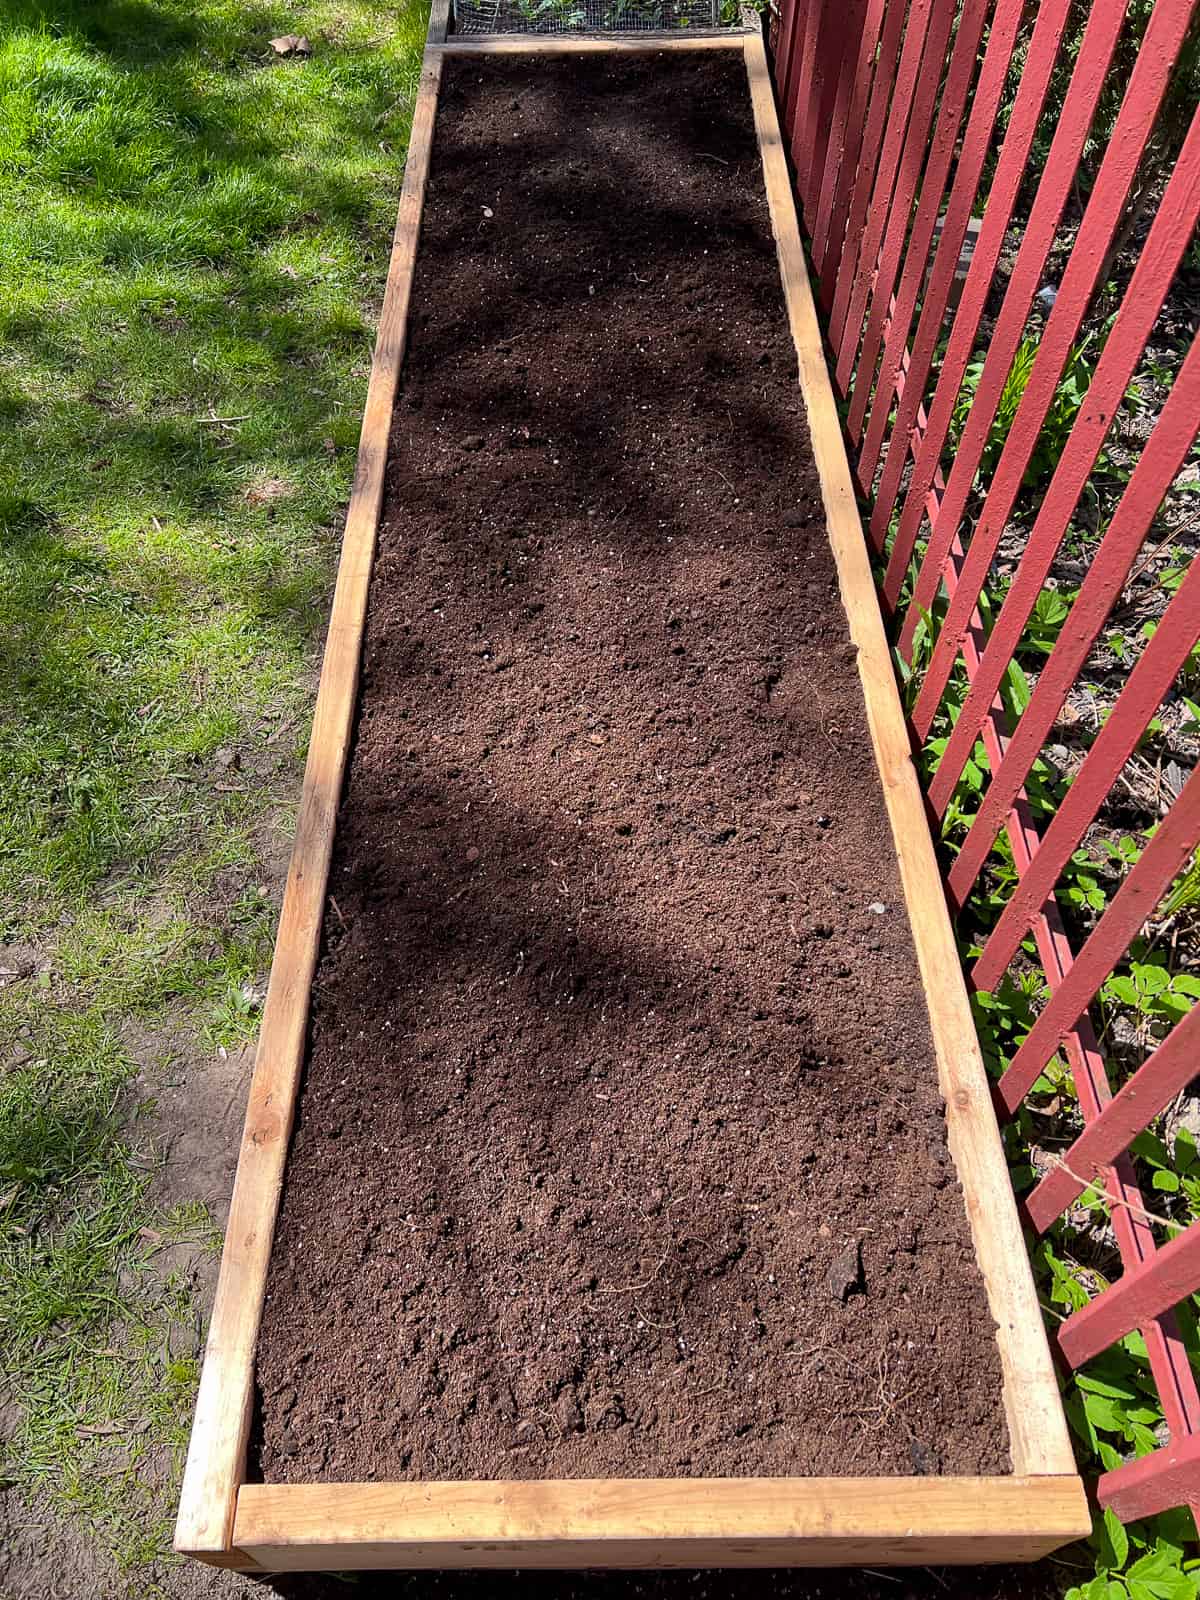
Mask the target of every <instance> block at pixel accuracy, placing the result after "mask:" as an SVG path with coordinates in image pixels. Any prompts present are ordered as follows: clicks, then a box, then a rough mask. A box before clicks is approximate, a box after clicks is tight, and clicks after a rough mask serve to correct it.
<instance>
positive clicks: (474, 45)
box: [176, 0, 1090, 1571]
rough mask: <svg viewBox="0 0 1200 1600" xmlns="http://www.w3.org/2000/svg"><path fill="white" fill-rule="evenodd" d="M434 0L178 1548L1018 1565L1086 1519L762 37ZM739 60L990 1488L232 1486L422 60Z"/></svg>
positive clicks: (378, 429) (849, 1483)
mask: <svg viewBox="0 0 1200 1600" xmlns="http://www.w3.org/2000/svg"><path fill="white" fill-rule="evenodd" d="M448 4H449V0H435V5H434V9H433V14H432V16H431V19H430V28H429V36H428V42H427V46H426V52H425V60H424V63H423V68H422V74H421V84H420V90H419V93H418V97H417V103H416V108H415V113H414V119H413V130H412V137H411V140H410V145H409V155H408V163H407V167H406V171H405V179H404V188H403V191H402V194H401V199H400V210H399V216H398V219H397V224H396V234H395V240H394V243H393V249H392V257H391V263H390V267H389V271H388V281H387V288H386V293H385V297H384V305H383V311H382V314H381V318H380V326H379V336H378V343H377V346H376V351H375V359H374V364H373V366H372V371H371V381H370V387H369V390H368V395H367V403H366V410H365V414H364V418H363V428H362V437H361V443H360V448H359V459H358V466H357V470H356V474H355V481H354V487H353V491H352V495H351V501H350V508H349V512H348V516H347V522H346V532H345V538H344V542H343V549H342V558H341V563H340V565H339V570H338V581H337V588H336V591H335V595H334V603H333V613H332V617H331V620H330V628H329V637H328V642H327V645H326V654H325V663H324V667H323V670H322V675H321V685H320V690H319V693H318V699H317V707H316V715H315V719H314V724H313V734H312V742H311V745H310V749H309V759H308V765H307V768H306V771H305V778H304V789H303V793H302V797H301V806H300V814H299V819H298V822H297V830H296V841H295V846H294V850H293V856H292V863H291V868H290V870H289V875H288V882H287V886H286V889H285V893H284V903H283V910H282V913H281V917H280V925H279V933H278V937H277V942H276V950H275V959H274V963H273V965H272V970H271V982H270V988H269V991H268V996H267V1003H266V1007H265V1009H264V1016H263V1026H262V1033H261V1037H260V1042H259V1050H258V1060H257V1063H256V1066H255V1072H254V1077H253V1081H252V1083H251V1089H250V1103H249V1107H248V1111H247V1117H246V1128H245V1133H244V1135H243V1140H242V1147H241V1154H240V1158H239V1162H238V1172H237V1178H236V1180H235V1184H234V1193H233V1200H232V1204H231V1208H230V1218H229V1226H228V1229H227V1233H226V1242H225V1250H224V1254H223V1256H222V1261H221V1274H220V1279H219V1281H218V1286H217V1296H216V1301H215V1304H214V1308H213V1316H212V1323H211V1326H210V1331H209V1340H208V1348H207V1350H206V1353H205V1361H204V1369H203V1373H202V1377H201V1383H200V1393H199V1398H198V1401H197V1407H196V1417H195V1422H194V1425H193V1430H192V1438H191V1445H190V1449H189V1452H188V1462H187V1469H186V1474H185V1479H184V1486H183V1494H182V1499H181V1504H180V1510H179V1519H178V1524H177V1528H176V1548H177V1549H179V1550H181V1551H184V1552H187V1553H189V1554H192V1555H195V1556H198V1557H199V1558H201V1559H202V1560H205V1561H208V1562H210V1563H212V1564H213V1565H217V1566H227V1567H239V1568H242V1569H244V1570H250V1571H263V1570H313V1571H318V1570H338V1569H352V1568H355V1567H362V1568H369V1567H376V1568H380V1567H398V1566H411V1567H421V1566H425V1567H438V1566H494V1567H504V1566H544V1567H563V1566H565V1567H578V1566H622V1567H655V1566H685V1567H687V1566H772V1565H787V1564H794V1565H810V1564H823V1565H861V1564H863V1563H867V1562H875V1563H882V1562H887V1563H891V1564H895V1563H905V1562H911V1563H926V1562H939V1563H946V1562H955V1561H963V1562H967V1561H970V1562H979V1561H987V1560H1030V1559H1034V1558H1035V1557H1037V1556H1040V1555H1042V1554H1044V1553H1046V1552H1047V1551H1049V1550H1052V1549H1054V1548H1056V1547H1057V1546H1058V1545H1060V1544H1063V1543H1065V1542H1067V1541H1069V1540H1070V1539H1073V1538H1077V1537H1080V1536H1081V1535H1082V1534H1084V1533H1086V1532H1087V1531H1088V1529H1089V1526H1090V1519H1089V1516H1088V1510H1087V1506H1086V1503H1085V1500H1084V1496H1083V1490H1082V1485H1081V1483H1080V1481H1079V1479H1078V1477H1077V1476H1076V1475H1075V1468H1074V1462H1073V1459H1072V1456H1071V1450H1070V1444H1069V1441H1068V1439H1067V1433H1066V1426H1065V1422H1064V1419H1063V1414H1062V1408H1061V1404H1060V1402H1059V1399H1058V1392H1057V1386H1056V1385H1055V1382H1054V1374H1053V1370H1052V1367H1051V1365H1050V1356H1049V1350H1048V1347H1047V1344H1046V1339H1045V1335H1044V1333H1043V1331H1042V1327H1041V1320H1040V1313H1039V1311H1038V1306H1037V1300H1036V1296H1035V1294H1034V1289H1033V1281H1032V1274H1031V1272H1030V1270H1029V1265H1028V1261H1027V1258H1026V1255H1025V1249H1024V1244H1023V1241H1022V1238H1021V1233H1020V1228H1019V1225H1018V1222H1017V1214H1016V1207H1015V1204H1014V1201H1013V1197H1012V1191H1011V1188H1010V1186H1009V1180H1008V1173H1007V1168H1006V1166H1005V1162H1004V1155H1003V1150H1002V1147H1001V1144H1000V1137H999V1130H998V1128H997V1125H996V1121H995V1116H994V1114H993V1112H992V1107H991V1101H990V1098H989V1094H988V1087H987V1082H986V1078H985V1076H984V1070H983V1063H982V1059H981V1056H980V1052H979V1046H978V1041H977V1039H976V1037H975V1032H974V1027H973V1024H972V1022H971V1017H970V1011H969V1008H968V1005H967V999H966V991H965V986H964V983H963V980H962V974H961V969H960V966H959V963H958V957H957V952H956V950H955V946H954V939H953V933H952V930H951V926H950V920H949V916H948V914H947V911H946V905H945V900H944V897H943V893H942V887H941V880H940V877H939V874H938V868H937V861H936V858H935V856H934V851H933V844H932V840H931V837H930V834H929V828H928V824H927V821H926V817H925V812H924V807H923V803H922V800H921V794H920V789H919V786H918V783H917V777H916V773H915V770H914V768H913V765H912V760H911V752H910V747H909V741H908V735H907V730H906V726H905V722H904V717H903V713H902V710H901V707H900V701H899V696H898V694H897V691H896V685H895V680H894V677H893V675H892V668H891V661H890V656H889V653H888V649H887V642H886V639H885V637H884V633H883V626H882V622H881V619H880V614H879V608H878V604H877V601H876V597H875V588H874V582H873V578H872V575H871V568H870V562H869V559H868V556H867V550H866V544H865V542H864V539H863V533H862V526H861V522H860V519H859V516H858V511H857V508H856V504H855V498H854V490H853V486H852V480H851V477H850V469H849V465H848V462H847V459H846V454H845V449H844V446H843V442H842V436H841V432H840V427H839V423H838V417H837V410H836V406H835V404H834V400H833V393H832V389H831V387H830V383H829V375H828V371H827V368H826V366H825V359H824V353H823V350H822V345H821V338H820V330H819V326H818V323H817V319H816V312H815V308H814V306H813V301H812V294H811V289H810V286H809V281H808V275H807V271H806V268H805V263H804V256H803V250H802V247H801V243H800V235H799V228H798V224H797V221H796V215H795V210H794V206H793V201H792V194H791V186H790V181H789V177H788V172H787V165H786V160H785V157H784V153H783V145H782V141H781V138H780V133H779V125H778V119H777V117H776V113H775V105H774V99H773V94H772V89H771V83H770V78H769V74H768V70H767V64H766V56H765V52H764V50H763V44H762V40H761V38H760V37H759V36H758V35H748V34H736V35H734V34H731V35H725V36H704V37H693V38H689V39H686V40H678V41H675V40H671V41H664V40H663V39H662V38H654V37H647V38H645V39H605V40H598V39H586V40H585V39H567V38H555V39H536V40H529V39H524V38H519V37H513V36H510V37H506V38H490V39H482V40H470V41H468V40H452V41H447V40H446V23H447V12H448ZM664 47H669V48H672V49H711V48H730V47H734V48H739V49H743V50H744V52H745V59H746V64H747V72H748V77H749V85H750V93H751V98H752V103H753V107H754V114H755V121H756V126H757V129H758V136H759V143H760V148H761V150H762V156H763V168H764V176H765V181H766V189H767V196H768V200H769V203H770V208H771V218H772V226H773V228H774V231H775V237H776V241H777V245H778V249H779V259H780V268H781V272H782V277H783V286H784V292H785V296H786V300H787V307H788V316H789V321H790V325H791V329H792V334H793V338H794V340H795V343H796V349H797V354H798V357H799V364H800V382H801V388H802V391H803V394H804V399H805V404H806V406H807V410H808V416H809V425H810V429H811V433H812V441H813V451H814V456H815V458H816V462H817V468H818V471H819V473H820V477H821V482H822V489H823V494H824V499H825V509H826V514H827V517H828V522H829V530H830V540H831V544H832V547H833V551H834V555H835V558H836V560H837V566H838V573H839V580H840V583H841V589H842V598H843V603H844V605H845V608H846V612H847V616H848V618H849V623H850V631H851V635H852V637H853V639H854V641H855V643H856V644H857V646H858V649H859V656H858V661H859V672H860V676H861V678H862V683H863V692H864V696H865V699H866V706H867V713H868V720H869V724H870V727H871V733H872V739H873V741H874V746H875V753H876V759H877V762H878V765H879V770H880V774H881V777H882V781H883V787H884V793H885V797H886V799H887V804H888V809H889V815H890V818H891V822H892V828H893V832H894V836H895V841H896V849H897V854H898V857H899V861H900V869H901V874H902V878H903V881H904V888H905V896H906V901H907V906H908V912H909V916H910V919H911V922H912V927H913V936H914V940H915V943H916V948H917V955H918V960H919V962H920V967H921V973H922V979H923V982H924V985H925V989H926V993H927V996H928V1001H929V1009H930V1018H931V1024H932V1030H933V1035H934V1042H935V1046H936V1049H937V1056H938V1065H939V1073H940V1077H941V1084H942V1090H943V1093H944V1095H945V1097H946V1102H947V1120H948V1126H949V1136H950V1148H951V1152H952V1154H953V1156H954V1160H955V1162H956V1165H957V1168H958V1172H959V1177H960V1181H961V1182H962V1186H963V1193H964V1196H965V1199H966V1206H967V1211H968V1215H969V1217H970V1220H971V1228H972V1234H973V1238H974V1242H975V1248H976V1252H977V1254H978V1257H979V1261H980V1265H981V1268H982V1270H983V1275H984V1278H985V1282H986V1285H987V1290H988V1295H989V1299H990V1304H991V1306H992V1310H993V1314H994V1316H995V1317H996V1321H997V1324H998V1329H997V1339H998V1343H999V1346H1000V1354H1001V1362H1002V1366H1003V1371H1004V1384H1005V1394H1004V1400H1005V1408H1006V1414H1007V1417H1008V1423H1009V1431H1010V1435H1011V1439H1012V1445H1013V1455H1014V1464H1015V1473H1016V1475H1015V1476H1013V1477H1004V1478H957V1479H948V1478H938V1479H925V1478H922V1479H896V1478H893V1479H788V1478H781V1479H666V1480H622V1479H613V1480H607V1481H604V1482H588V1481H582V1480H581V1481H573V1482H569V1483H563V1482H532V1483H423V1484H313V1485H284V1486H273V1485H262V1484H246V1483H245V1482H244V1479H245V1455H246V1436H247V1431H248V1427H249V1422H250V1414H251V1406H252V1403H253V1377H254V1352H255V1346H256V1343H257V1338H258V1328H259V1322H260V1317H261V1310H262V1303H263V1296H264V1293H265V1289H266V1277H267V1267H268V1262H269V1258H270V1251H271V1242H272V1238H273V1234H274V1228H275V1220H276V1215H277V1211H278V1204H279V1195H280V1189H281V1185H282V1179H283V1169H284V1163H285V1160H286V1155H287V1147H288V1142H289V1138H290V1133H291V1127H292V1119H293V1115H294V1110H295V1101H296V1095H297V1092H298V1087H299V1078H300V1069H301V1066H302V1062H303V1052H304V1041H305V1031H306V1022H307V1015H308V1003H309V990H310V986H311V982H312V975H313V971H314V968H315V963H316V959H317V954H318V947H319V940H320V929H321V920H322V913H323V908H324V901H325V893H326V882H327V875H328V868H329V860H330V854H331V850H332V844H333V832H334V827H335V823H336V815H337V806H338V800H339V796H340V792H341V785H342V780H343V777H344V772H345V764H346V757H347V750H348V746H349V737H350V729H351V725H352V719H353V713H354V705H355V699H356V695H357V690H358V670H359V656H360V650H361V643H362V632H363V625H364V620H365V615H366V602H367V590H368V583H369V577H370V569H371V562H372V557H373V554H374V548H375V532H376V524H377V521H378V517H379V509H380V505H381V501H382V494H383V470H384V465H385V459H386V451H387V439H388V433H389V428H390V421H391V412H392V406H393V402H394V398H395V392H396V384H397V379H398V376H399V371H400V365H401V362H402V359H403V353H404V344H405V326H406V320H407V313H408V302H409V294H410V289H411V283H412V274H413V266H414V261H415V256H416V248H417V238H418V232H419V227H420V217H421V207H422V202H423V199H424V193H425V184H426V178H427V175H428V170H429V160H430V149H431V143H432V137H433V127H434V119H435V115H436V102H437V93H438V88H439V84H440V77H441V70H442V68H441V64H442V61H443V59H444V57H445V55H446V54H447V53H468V54H471V53H474V54H488V53H510V52H514V51H532V52H533V53H537V52H539V51H546V52H548V53H559V52H571V51H578V50H581V49H583V50H613V51H618V52H619V51H623V50H624V51H627V50H655V49H662V48H664Z"/></svg>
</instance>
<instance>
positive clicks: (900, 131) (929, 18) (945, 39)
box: [830, 0, 954, 442]
mask: <svg viewBox="0 0 1200 1600" xmlns="http://www.w3.org/2000/svg"><path fill="white" fill-rule="evenodd" d="M953 20H954V11H953V8H952V7H951V6H948V5H940V6H937V7H936V8H935V7H932V5H931V0H913V5H912V9H911V11H910V12H909V19H908V31H907V32H906V33H905V35H904V50H903V53H902V54H901V57H900V66H899V68H898V69H897V72H896V92H895V94H894V95H893V96H892V109H891V112H890V114H889V116H888V125H887V130H886V132H885V133H884V136H883V147H882V149H881V151H880V156H879V170H878V171H877V172H876V174H875V187H874V189H873V190H872V192H871V205H870V209H869V211H868V213H867V219H868V220H867V229H866V233H865V235H864V237H863V247H862V249H861V251H860V252H859V257H858V271H857V273H856V274H855V278H854V282H853V284H852V286H851V290H850V296H849V299H848V301H847V305H846V316H845V321H844V323H843V324H842V327H841V329H840V330H839V328H838V325H837V322H836V319H835V320H834V322H833V323H832V324H831V326H830V340H831V342H832V343H833V346H834V349H835V351H836V376H837V381H838V386H839V388H840V389H841V390H842V391H843V392H845V391H846V390H847V389H848V388H849V385H850V379H851V376H852V375H853V372H854V357H855V353H856V352H857V350H858V342H859V337H860V335H861V332H862V323H863V316H864V313H865V311H866V306H867V296H868V295H869V294H870V293H871V292H872V289H873V288H875V287H876V286H877V285H878V283H879V273H880V269H881V261H880V251H881V247H882V243H883V237H884V231H885V229H889V230H890V231H891V232H892V234H893V237H894V238H895V240H896V243H895V247H894V248H895V252H896V254H897V255H898V253H899V250H900V248H901V247H902V245H903V243H904V239H905V237H906V235H907V232H908V226H909V218H910V216H911V213H912V197H913V194H914V192H915V190H916V183H917V177H918V174H919V172H920V166H921V160H922V158H923V156H924V152H925V136H926V134H927V133H928V128H929V116H930V113H931V112H932V110H933V99H934V95H935V94H936V92H937V88H938V84H939V83H940V81H941V76H942V68H943V66H944V64H945V55H946V46H947V44H948V43H949V42H950V25H951V23H952V22H953ZM914 121H915V123H916V126H914ZM910 131H911V133H912V137H911V139H910V138H909V133H910ZM905 156H907V158H908V161H909V166H910V171H909V172H908V173H907V175H906V173H905V171H904V168H903V165H902V157H905ZM913 163H915V165H916V170H915V171H913V170H911V168H912V165H913ZM906 176H907V179H908V181H907V183H906V182H905V178H906ZM893 223H894V224H895V226H894V227H893ZM897 230H898V233H897ZM879 292H881V293H882V295H883V304H884V306H885V308H886V305H887V299H888V296H889V295H890V293H891V288H890V285H889V287H888V288H887V289H884V290H881V291H879ZM834 305H835V307H836V305H837V296H836V295H835V296H834ZM873 377H874V373H873V372H867V373H862V372H860V374H859V380H860V382H861V383H862V384H863V387H864V389H865V392H866V394H867V395H869V394H870V391H871V380H872V378H873ZM855 388H856V390H857V388H858V384H856V385H855ZM864 403H865V402H864ZM851 437H852V439H854V441H855V442H857V434H856V433H852V435H851Z"/></svg>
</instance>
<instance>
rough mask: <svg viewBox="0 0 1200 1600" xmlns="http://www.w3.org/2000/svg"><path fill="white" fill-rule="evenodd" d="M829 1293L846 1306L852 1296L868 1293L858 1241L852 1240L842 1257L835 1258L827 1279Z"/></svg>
mask: <svg viewBox="0 0 1200 1600" xmlns="http://www.w3.org/2000/svg"><path fill="white" fill-rule="evenodd" d="M827 1282H828V1284H829V1292H830V1294H831V1295H832V1296H833V1297H834V1299H835V1300H840V1301H842V1303H843V1304H844V1303H845V1302H846V1301H847V1300H848V1299H849V1297H850V1296H851V1295H852V1294H855V1293H857V1292H858V1291H862V1292H864V1293H865V1292H866V1286H865V1284H864V1283H863V1281H862V1256H861V1254H860V1246H859V1243H858V1240H857V1239H852V1240H851V1241H850V1243H849V1244H848V1245H847V1246H846V1248H845V1249H844V1250H843V1251H842V1252H841V1254H840V1255H837V1256H835V1257H834V1261H833V1265H832V1266H831V1267H830V1269H829V1276H828V1279H827Z"/></svg>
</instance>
